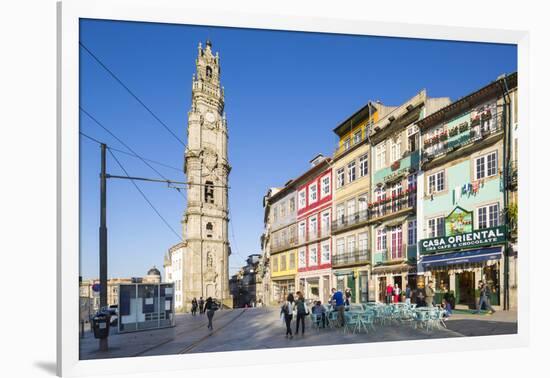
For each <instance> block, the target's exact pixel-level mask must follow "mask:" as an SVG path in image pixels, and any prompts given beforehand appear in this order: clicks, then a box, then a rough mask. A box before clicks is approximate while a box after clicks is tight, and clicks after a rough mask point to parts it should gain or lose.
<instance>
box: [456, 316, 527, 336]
mask: <svg viewBox="0 0 550 378" xmlns="http://www.w3.org/2000/svg"><path fill="white" fill-rule="evenodd" d="M446 324H447V329H450V330H452V331H455V332H458V333H461V334H462V335H464V336H492V335H509V334H515V333H517V332H518V324H517V323H515V322H496V321H490V320H476V319H460V320H448V321H447V322H446Z"/></svg>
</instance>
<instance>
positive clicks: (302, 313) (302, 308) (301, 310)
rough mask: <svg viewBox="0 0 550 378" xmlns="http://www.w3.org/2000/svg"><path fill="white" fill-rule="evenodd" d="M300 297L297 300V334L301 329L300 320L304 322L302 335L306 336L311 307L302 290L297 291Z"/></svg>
mask: <svg viewBox="0 0 550 378" xmlns="http://www.w3.org/2000/svg"><path fill="white" fill-rule="evenodd" d="M296 295H297V297H298V299H297V300H296V335H298V330H299V329H300V322H301V323H302V336H304V332H305V328H306V323H305V321H306V316H307V315H309V309H308V308H307V304H306V300H305V299H304V295H303V294H302V292H301V291H299V292H297V293H296Z"/></svg>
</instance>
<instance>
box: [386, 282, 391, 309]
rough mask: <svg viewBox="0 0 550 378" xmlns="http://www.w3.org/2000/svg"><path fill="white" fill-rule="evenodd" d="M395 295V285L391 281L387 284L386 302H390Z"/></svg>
mask: <svg viewBox="0 0 550 378" xmlns="http://www.w3.org/2000/svg"><path fill="white" fill-rule="evenodd" d="M392 297H393V286H392V285H391V283H389V284H388V286H386V304H390V303H391V300H392Z"/></svg>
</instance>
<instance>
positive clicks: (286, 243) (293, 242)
mask: <svg viewBox="0 0 550 378" xmlns="http://www.w3.org/2000/svg"><path fill="white" fill-rule="evenodd" d="M297 245H298V240H297V238H291V239H288V240H283V241H281V242H279V243H277V244H272V245H271V253H277V252H280V251H284V250H287V249H290V248H292V247H296V246H297Z"/></svg>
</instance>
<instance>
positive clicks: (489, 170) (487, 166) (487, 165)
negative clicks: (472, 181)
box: [475, 151, 498, 180]
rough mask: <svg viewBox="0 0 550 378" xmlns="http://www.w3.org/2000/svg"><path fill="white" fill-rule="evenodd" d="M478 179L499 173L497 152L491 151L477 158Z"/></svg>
mask: <svg viewBox="0 0 550 378" xmlns="http://www.w3.org/2000/svg"><path fill="white" fill-rule="evenodd" d="M475 167H476V180H480V179H482V178H486V177H491V176H494V175H496V174H497V172H498V169H497V152H496V151H495V152H491V153H490V154H487V155H485V156H481V157H479V158H477V159H476V160H475Z"/></svg>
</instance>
